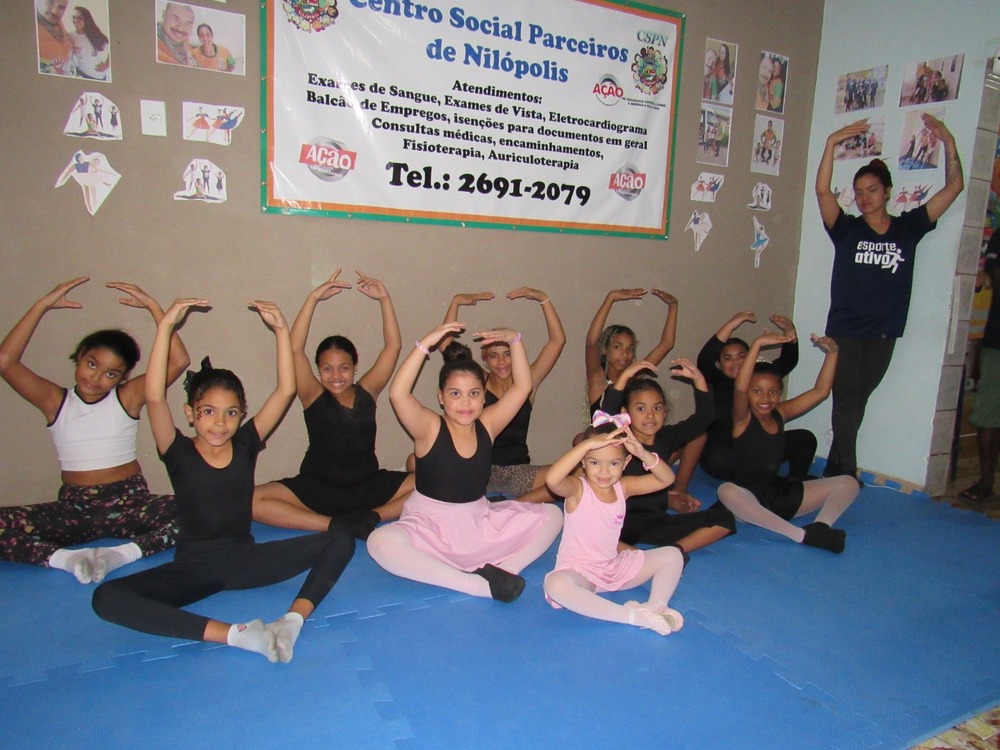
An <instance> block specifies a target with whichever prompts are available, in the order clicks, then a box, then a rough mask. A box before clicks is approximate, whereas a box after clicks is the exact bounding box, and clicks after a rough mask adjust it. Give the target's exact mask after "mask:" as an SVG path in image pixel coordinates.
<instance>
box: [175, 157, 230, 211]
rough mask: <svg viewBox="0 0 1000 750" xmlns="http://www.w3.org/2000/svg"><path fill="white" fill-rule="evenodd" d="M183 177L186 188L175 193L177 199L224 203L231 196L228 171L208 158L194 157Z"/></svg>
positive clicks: (185, 169)
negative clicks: (228, 187)
mask: <svg viewBox="0 0 1000 750" xmlns="http://www.w3.org/2000/svg"><path fill="white" fill-rule="evenodd" d="M181 179H182V180H183V182H184V189H183V190H178V191H177V192H175V193H174V200H175V201H202V202H204V203H224V202H225V201H226V199H227V198H228V197H229V192H228V189H227V186H228V184H229V180H228V179H227V177H226V173H225V172H223V171H222V170H221V169H219V167H217V166H216V165H215V164H213V163H212V162H210V161H209V160H208V159H192V160H191V161H190V162H189V163H188V165H187V167H185V168H184V174H183V175H182V176H181Z"/></svg>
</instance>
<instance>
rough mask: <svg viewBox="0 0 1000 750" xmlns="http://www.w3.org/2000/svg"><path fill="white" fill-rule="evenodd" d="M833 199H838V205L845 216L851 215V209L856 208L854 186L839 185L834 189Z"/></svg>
mask: <svg viewBox="0 0 1000 750" xmlns="http://www.w3.org/2000/svg"><path fill="white" fill-rule="evenodd" d="M833 197H834V198H836V199H837V203H838V204H839V205H840V207H841V209H843V211H844V213H845V214H848V213H851V209H852V208H853V207H854V186H853V185H838V186H837V187H835V188H834V189H833ZM855 215H856V214H855Z"/></svg>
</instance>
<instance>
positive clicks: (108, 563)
mask: <svg viewBox="0 0 1000 750" xmlns="http://www.w3.org/2000/svg"><path fill="white" fill-rule="evenodd" d="M93 552H94V583H100V582H101V581H103V580H104V576H106V575H107V574H108V573H110V572H111V571H112V570H117V569H118V568H120V567H121V566H122V565H128V564H129V563H132V562H135V561H136V560H138V559H139V558H140V557H142V550H141V549H139V545H138V544H136V543H135V542H128V543H126V544H119V545H118V546H117V547H95V548H94V550H93Z"/></svg>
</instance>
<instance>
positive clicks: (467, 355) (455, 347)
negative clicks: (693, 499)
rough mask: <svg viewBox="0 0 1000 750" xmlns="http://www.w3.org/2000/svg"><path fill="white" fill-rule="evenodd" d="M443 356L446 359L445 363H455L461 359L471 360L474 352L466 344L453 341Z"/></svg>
mask: <svg viewBox="0 0 1000 750" xmlns="http://www.w3.org/2000/svg"><path fill="white" fill-rule="evenodd" d="M441 356H442V357H443V358H444V361H445V362H455V361H457V360H461V359H468V360H471V359H472V350H471V349H470V348H469V347H467V346H466V345H465V344H462V343H460V342H458V341H452V342H451V343H450V344H448V346H446V347H445V348H444V350H443V351H442V352H441Z"/></svg>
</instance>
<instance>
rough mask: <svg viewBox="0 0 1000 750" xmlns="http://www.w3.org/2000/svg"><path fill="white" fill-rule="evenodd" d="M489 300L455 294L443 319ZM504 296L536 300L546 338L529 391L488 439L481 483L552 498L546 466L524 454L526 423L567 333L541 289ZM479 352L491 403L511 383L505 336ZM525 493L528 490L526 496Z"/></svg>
mask: <svg viewBox="0 0 1000 750" xmlns="http://www.w3.org/2000/svg"><path fill="white" fill-rule="evenodd" d="M491 299H493V294H492V293H491V292H479V293H478V294H456V295H455V296H454V297H453V298H452V300H451V304H450V305H449V306H448V312H447V313H446V314H445V316H444V322H445V323H454V322H455V321H457V320H458V310H459V308H460V307H462V306H463V305H470V306H471V305H475V304H476V303H477V302H482V301H485V300H491ZM507 299H511V300H514V299H528V300H533V301H534V302H537V303H538V306H539V307H540V308H541V309H542V315H544V316H545V329H546V332H547V333H548V340H547V341H546V342H545V345H544V346H543V347H542V350H541V351H540V352H539V353H538V356H537V357H536V358H535V361H534V362H532V363H531V395H530V396H528V399H527V400H526V401H525V402H524V404H523V405H522V406H521V408H520V410H518V412H517V414H515V415H514V418H513V419H512V420H511V421H510V424H508V425H507V426H506V427H504V428H503V430H501V431H500V433H499V434H498V435H497V436H496V438H495V439H494V440H493V455H492V462H493V466H492V468H491V469H490V482H489V484H488V485H487V487H486V494H487V495H496V494H502V495H506V496H507V497H509V498H519V499H521V500H524V501H528V502H531V501H538V502H545V501H548V500H551V499H553V498H552V496H551V495H550V494H549V492H548V490H547V489H546V488H545V471H546V470H547V469H548V466H538V465H534V464H532V463H531V457H530V455H529V454H528V426H529V424H530V422H531V408H532V404H533V403H534V400H535V393H536V392H537V391H538V386H540V385H541V384H542V381H543V380H545V378H547V377H548V375H549V373H550V372H552V368H553V367H555V364H556V362H557V361H558V359H559V355H560V354H561V353H562V350H563V347H564V346H566V332H565V331H564V330H563V327H562V321H560V320H559V313H557V312H556V308H555V305H554V304H553V303H552V298H551V297H550V296H549V295H548V294H546V293H545V292H540V291H539V290H537V289H531V288H529V287H526V286H522V287H519V288H518V289H514V290H513V291H510V292H507ZM448 338H450V337H448ZM445 343H447V338H446V340H445ZM482 357H483V364H484V365H486V406H490V405H492V404H495V403H497V402H498V401H499V400H500V398H501V397H502V396H503V395H504V394H505V393H506V392H507V391H508V390H509V389H510V387H511V386H512V385H513V383H514V380H513V368H512V366H511V357H510V346H509V345H508V344H507V343H506V342H504V341H495V342H493V343H490V344H484V345H483V347H482ZM528 493H531V495H530V496H528Z"/></svg>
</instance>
